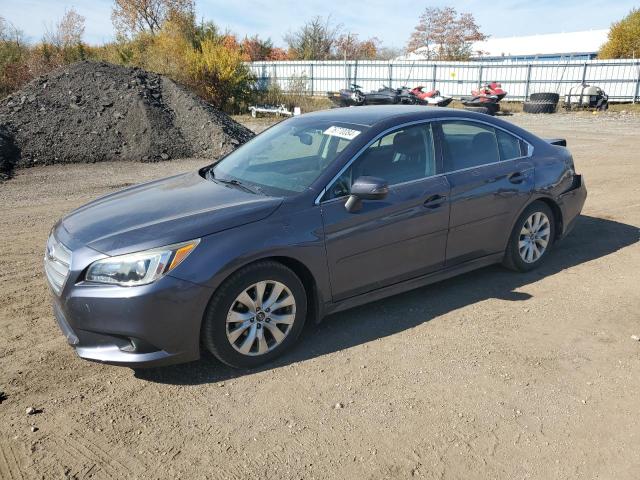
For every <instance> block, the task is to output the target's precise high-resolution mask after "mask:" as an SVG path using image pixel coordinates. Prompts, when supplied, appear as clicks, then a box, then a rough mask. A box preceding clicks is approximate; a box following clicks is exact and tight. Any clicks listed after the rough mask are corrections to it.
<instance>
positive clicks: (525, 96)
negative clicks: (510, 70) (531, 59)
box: [524, 64, 532, 102]
mask: <svg viewBox="0 0 640 480" xmlns="http://www.w3.org/2000/svg"><path fill="white" fill-rule="evenodd" d="M531 68H532V65H531V64H529V65H528V66H527V83H526V84H525V86H524V101H525V102H526V101H527V100H529V86H530V84H531Z"/></svg>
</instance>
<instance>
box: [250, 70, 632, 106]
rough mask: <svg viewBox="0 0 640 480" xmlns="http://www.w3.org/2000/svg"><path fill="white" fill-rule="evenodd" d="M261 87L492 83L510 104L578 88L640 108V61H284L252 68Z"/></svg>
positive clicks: (452, 90)
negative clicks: (598, 91) (586, 87)
mask: <svg viewBox="0 0 640 480" xmlns="http://www.w3.org/2000/svg"><path fill="white" fill-rule="evenodd" d="M248 65H249V67H250V68H251V70H252V71H253V73H254V74H255V75H256V77H257V78H258V87H259V88H261V89H266V88H268V86H269V85H272V84H276V85H278V86H279V87H280V88H281V89H282V90H283V91H285V92H286V91H289V90H290V89H292V88H293V86H294V85H295V86H296V88H297V89H299V86H300V83H301V81H302V83H303V85H305V86H306V89H305V90H306V93H308V94H310V95H324V94H325V92H327V91H332V90H340V89H342V88H348V87H349V86H350V85H351V84H352V83H356V84H358V85H360V86H361V87H362V89H363V90H364V91H369V90H377V89H378V88H380V87H382V86H383V85H387V86H390V87H393V88H397V87H401V86H411V87H414V86H418V85H423V86H426V87H429V88H430V89H438V90H440V91H441V92H442V93H443V94H445V95H451V96H453V97H456V98H458V97H464V96H468V95H470V93H471V89H472V88H474V87H476V86H478V85H481V84H483V83H488V82H492V81H496V82H500V83H502V86H503V88H504V89H505V90H507V91H508V92H509V95H508V96H507V98H506V99H505V100H519V101H522V100H527V99H528V98H529V96H530V95H531V94H532V93H536V92H555V93H559V94H560V95H561V96H563V95H565V94H566V93H568V91H569V88H571V86H573V85H575V84H579V83H588V84H591V85H597V86H599V87H600V88H602V89H603V90H604V91H605V92H606V93H607V94H608V95H609V99H610V100H611V101H618V102H634V103H635V102H640V61H639V60H615V61H613V60H588V61H577V60H573V61H571V60H569V61H559V62H551V61H544V62H533V63H525V62H514V61H503V62H494V61H492V62H431V61H426V60H416V61H392V62H387V61H317V62H311V61H281V62H252V63H249V64H248Z"/></svg>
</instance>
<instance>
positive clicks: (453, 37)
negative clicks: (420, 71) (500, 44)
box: [407, 7, 487, 60]
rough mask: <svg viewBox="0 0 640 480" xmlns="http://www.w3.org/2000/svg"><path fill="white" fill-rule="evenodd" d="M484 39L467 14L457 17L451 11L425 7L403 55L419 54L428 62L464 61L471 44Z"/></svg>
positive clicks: (476, 25)
mask: <svg viewBox="0 0 640 480" xmlns="http://www.w3.org/2000/svg"><path fill="white" fill-rule="evenodd" d="M486 38H487V36H486V35H485V34H483V33H482V32H481V31H480V27H479V26H478V24H477V23H476V21H475V18H474V17H473V14H471V13H458V12H457V10H456V9H455V8H453V7H445V8H437V7H428V8H426V9H425V11H424V13H423V14H422V15H421V16H420V20H419V22H418V25H416V27H415V29H414V31H413V33H412V34H411V37H410V39H409V43H408V44H407V51H409V52H415V51H416V50H418V49H419V50H420V53H422V54H423V55H424V56H425V57H426V58H427V59H429V60H468V59H469V57H470V56H471V53H472V43H473V42H476V41H480V40H485V39H486Z"/></svg>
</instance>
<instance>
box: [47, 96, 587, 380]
mask: <svg viewBox="0 0 640 480" xmlns="http://www.w3.org/2000/svg"><path fill="white" fill-rule="evenodd" d="M159 168H161V165H159ZM585 198H586V189H585V186H584V183H583V180H582V177H581V176H580V175H578V174H576V172H575V168H574V163H573V159H572V157H571V154H570V153H569V151H568V150H567V148H566V144H565V142H564V141H563V140H543V139H540V138H538V137H537V136H535V135H533V134H531V133H529V132H527V131H525V130H523V129H521V128H518V127H516V126H514V125H512V124H510V123H507V122H504V121H502V120H500V119H497V118H493V117H489V116H486V115H482V114H476V113H473V112H466V111H461V110H451V109H429V108H425V107H412V106H380V107H361V108H357V109H336V110H329V111H323V112H317V113H311V114H307V115H302V116H299V117H294V118H291V119H289V120H285V121H283V122H281V123H279V124H277V125H275V126H273V127H272V128H270V129H268V130H267V131H265V132H264V133H262V134H260V135H258V136H257V137H255V138H254V139H253V140H251V141H250V142H248V143H247V144H245V145H243V146H242V147H240V148H238V149H237V150H235V151H234V152H232V153H231V154H229V155H227V156H226V157H225V158H223V159H221V160H220V161H218V162H217V163H215V164H213V165H210V166H208V167H205V168H203V169H201V170H200V171H197V172H189V173H185V174H182V175H178V176H174V177H171V178H166V179H162V180H158V181H154V182H150V183H146V184H142V185H138V186H135V187H131V188H128V189H126V190H123V191H120V192H117V193H113V194H110V195H107V196H105V197H102V198H100V199H97V200H95V201H93V202H91V203H89V204H87V205H85V206H83V207H81V208H79V209H77V210H75V211H74V212H71V213H70V214H69V215H67V216H66V217H64V218H63V219H61V220H60V221H59V222H58V223H57V224H56V225H55V226H54V228H53V230H52V232H51V235H50V237H49V240H48V243H47V248H46V254H45V271H46V275H47V278H48V281H49V284H50V287H51V291H52V299H53V310H54V313H55V317H56V319H57V321H58V324H59V326H60V328H61V330H62V331H63V332H64V334H65V336H66V338H67V340H68V342H69V343H70V344H71V345H72V346H73V347H74V348H75V350H76V352H77V354H78V355H79V356H80V357H82V358H85V359H87V360H93V361H99V362H105V363H111V364H117V365H127V366H131V367H139V366H150V365H164V364H169V363H178V362H187V361H191V360H195V359H197V358H199V356H200V351H201V348H206V349H208V350H209V351H210V352H211V353H213V354H214V355H215V356H216V357H217V358H218V359H220V360H221V361H222V362H224V363H226V364H228V365H231V366H234V367H243V368H247V367H255V366H257V365H260V364H262V363H264V362H268V361H270V360H272V359H274V358H275V357H277V356H278V355H280V354H282V353H283V352H284V351H286V350H287V349H288V348H290V347H291V346H292V345H293V344H294V343H295V341H296V339H297V338H298V336H299V335H300V332H301V331H302V328H303V325H304V323H305V322H306V321H311V322H318V321H320V320H321V319H322V318H323V317H324V316H325V315H327V314H330V313H333V312H336V311H339V310H344V309H347V308H351V307H355V306H357V305H361V304H363V303H366V302H370V301H373V300H378V299H381V298H384V297H387V296H390V295H394V294H397V293H400V292H404V291H406V290H409V289H413V288H417V287H421V286H424V285H427V284H429V283H433V282H436V281H439V280H442V279H445V278H449V277H452V276H454V275H458V274H461V273H464V272H468V271H470V270H473V269H476V268H480V267H484V266H487V265H490V264H493V263H502V264H503V265H505V266H506V267H508V268H510V269H513V270H516V271H521V272H524V271H528V270H531V269H533V268H535V267H537V266H538V265H540V264H541V263H542V262H544V260H545V258H546V257H547V256H548V255H549V254H550V251H551V250H552V247H553V245H554V243H555V242H557V241H559V240H560V239H561V238H562V237H563V236H565V235H567V233H568V232H569V231H570V230H571V228H572V226H573V225H574V223H575V221H576V218H577V217H578V215H579V213H580V211H581V209H582V206H583V204H584V201H585Z"/></svg>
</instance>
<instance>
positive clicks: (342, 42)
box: [335, 33, 380, 60]
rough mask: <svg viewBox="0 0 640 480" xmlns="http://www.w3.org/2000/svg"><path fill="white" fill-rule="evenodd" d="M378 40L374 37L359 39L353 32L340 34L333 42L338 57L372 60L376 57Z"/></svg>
mask: <svg viewBox="0 0 640 480" xmlns="http://www.w3.org/2000/svg"><path fill="white" fill-rule="evenodd" d="M379 46H380V40H378V39H377V38H376V37H373V38H370V39H368V40H362V41H361V40H359V39H358V35H357V34H355V33H346V34H343V35H340V36H339V37H338V39H337V40H336V42H335V49H336V53H337V55H338V56H339V57H341V58H344V59H349V60H372V59H375V58H376V57H377V53H378V48H379Z"/></svg>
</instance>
